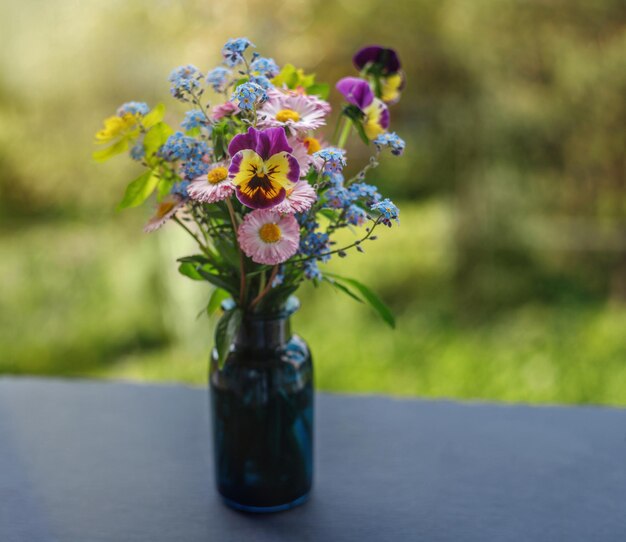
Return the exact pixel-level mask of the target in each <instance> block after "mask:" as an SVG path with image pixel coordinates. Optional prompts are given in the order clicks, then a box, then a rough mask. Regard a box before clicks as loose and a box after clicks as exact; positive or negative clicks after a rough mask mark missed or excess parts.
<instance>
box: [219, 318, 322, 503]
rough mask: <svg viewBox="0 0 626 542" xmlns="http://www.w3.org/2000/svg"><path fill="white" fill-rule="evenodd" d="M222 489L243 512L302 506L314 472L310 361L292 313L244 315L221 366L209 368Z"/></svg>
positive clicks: (222, 493)
mask: <svg viewBox="0 0 626 542" xmlns="http://www.w3.org/2000/svg"><path fill="white" fill-rule="evenodd" d="M209 381H210V396H211V410H212V422H213V450H214V459H215V472H216V481H217V488H218V491H219V493H220V494H221V495H222V497H223V498H224V500H225V502H226V503H227V504H228V505H230V506H232V507H234V508H237V509H239V510H244V511H250V512H273V511H279V510H285V509H288V508H291V507H293V506H296V505H298V504H301V503H302V502H304V501H305V500H306V498H307V497H308V494H309V491H310V489H311V484H312V477H313V401H314V393H313V367H312V360H311V354H310V352H309V349H308V346H307V344H306V343H305V342H304V341H303V340H302V339H301V338H300V337H298V336H296V335H292V334H291V331H290V325H289V317H288V316H282V317H277V318H250V317H245V318H244V320H243V322H242V327H241V330H240V333H239V335H238V337H237V339H236V340H235V343H234V344H233V346H232V348H231V351H230V353H229V355H228V356H227V358H226V361H225V363H224V365H223V367H222V368H221V369H220V368H219V366H218V363H217V354H216V352H215V351H213V353H212V355H211V367H210V376H209Z"/></svg>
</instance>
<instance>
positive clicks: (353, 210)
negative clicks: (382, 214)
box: [345, 205, 368, 226]
mask: <svg viewBox="0 0 626 542" xmlns="http://www.w3.org/2000/svg"><path fill="white" fill-rule="evenodd" d="M345 217H346V222H348V224H352V225H353V226H362V225H363V224H365V221H366V220H367V218H368V217H367V213H366V212H365V211H364V210H363V209H361V208H360V207H359V206H358V205H350V206H349V207H347V208H346V214H345Z"/></svg>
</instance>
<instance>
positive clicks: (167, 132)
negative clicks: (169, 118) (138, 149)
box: [143, 122, 174, 156]
mask: <svg viewBox="0 0 626 542" xmlns="http://www.w3.org/2000/svg"><path fill="white" fill-rule="evenodd" d="M173 133H174V130H172V129H171V128H170V127H169V126H168V125H167V124H165V123H164V122H159V123H157V124H155V125H154V126H153V127H152V128H150V130H148V133H147V134H146V136H145V137H144V138H143V146H144V148H145V149H146V155H147V156H152V155H153V154H154V153H155V152H156V151H158V150H159V148H160V147H161V145H163V144H164V143H165V142H166V141H167V138H168V137H170V136H171V135H172V134H173Z"/></svg>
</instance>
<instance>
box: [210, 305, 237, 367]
mask: <svg viewBox="0 0 626 542" xmlns="http://www.w3.org/2000/svg"><path fill="white" fill-rule="evenodd" d="M241 318H242V311H241V309H239V308H236V309H232V310H229V311H226V312H225V313H224V314H223V315H222V317H221V318H220V320H219V322H218V323H217V326H216V327H215V348H216V349H217V363H218V365H219V367H220V369H221V368H222V367H223V366H224V362H225V361H226V356H228V352H229V351H230V346H231V345H232V344H233V341H234V340H235V335H237V331H239V327H240V326H241Z"/></svg>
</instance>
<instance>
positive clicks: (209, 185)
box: [187, 162, 235, 203]
mask: <svg viewBox="0 0 626 542" xmlns="http://www.w3.org/2000/svg"><path fill="white" fill-rule="evenodd" d="M227 165H228V164H227V162H217V163H215V164H212V165H211V166H210V167H209V171H208V173H207V174H206V175H200V176H199V177H196V178H195V179H194V180H193V181H191V183H190V184H189V187H188V188H187V193H188V194H189V197H190V198H191V199H193V200H196V201H200V202H202V203H215V202H216V201H222V200H224V199H228V198H230V196H232V194H233V192H234V191H235V187H234V185H233V183H232V182H231V181H230V179H229V178H228V169H227V167H226V166H227Z"/></svg>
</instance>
